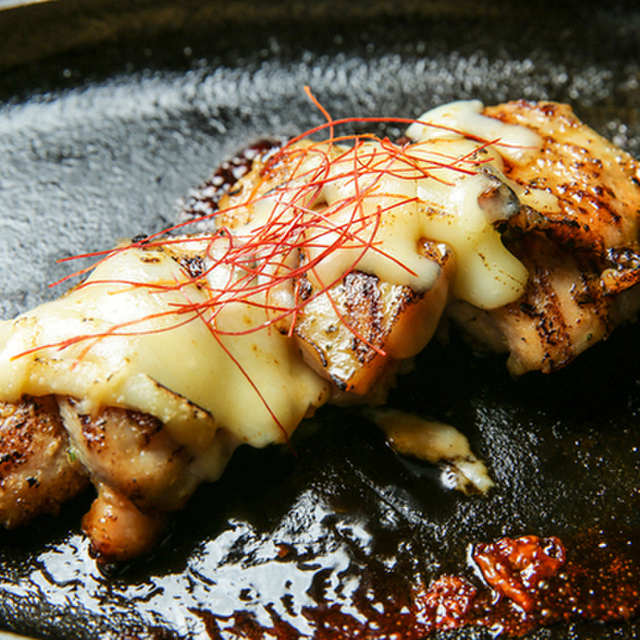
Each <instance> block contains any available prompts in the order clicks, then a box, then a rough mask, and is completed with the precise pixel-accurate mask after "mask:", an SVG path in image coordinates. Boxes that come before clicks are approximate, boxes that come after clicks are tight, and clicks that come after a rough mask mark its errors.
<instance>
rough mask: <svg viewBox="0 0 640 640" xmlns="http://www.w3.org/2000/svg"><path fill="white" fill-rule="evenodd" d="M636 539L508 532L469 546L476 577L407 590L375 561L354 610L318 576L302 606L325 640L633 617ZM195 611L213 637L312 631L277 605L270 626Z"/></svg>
mask: <svg viewBox="0 0 640 640" xmlns="http://www.w3.org/2000/svg"><path fill="white" fill-rule="evenodd" d="M634 540H637V535H636V533H630V534H629V535H628V536H621V535H620V534H617V533H616V534H609V533H605V532H603V531H590V532H587V533H584V534H582V535H580V536H579V537H578V538H577V539H575V540H573V539H572V540H571V541H570V542H569V543H568V545H567V548H566V549H565V545H564V544H563V543H562V542H561V541H560V540H559V539H558V538H555V537H549V538H540V537H537V536H532V535H529V536H522V537H519V538H509V537H505V538H502V539H499V540H497V541H495V542H493V543H486V544H478V545H476V546H475V547H474V548H473V549H472V551H471V554H470V555H471V557H472V562H471V564H473V565H475V569H476V575H473V572H470V571H468V570H465V571H464V572H462V573H461V574H460V575H448V574H444V575H442V576H440V577H438V578H437V579H436V580H434V581H433V582H431V584H429V585H428V586H427V585H426V584H424V583H421V580H419V579H418V580H417V581H416V582H415V584H414V586H413V587H410V588H409V589H406V588H404V587H405V586H406V582H407V581H406V580H404V579H403V577H401V576H398V575H396V574H394V573H393V571H389V570H383V571H381V570H380V569H381V567H380V566H378V567H377V568H376V569H374V570H373V571H369V570H370V569H371V566H370V567H368V570H366V571H365V573H364V575H363V578H362V580H361V583H360V585H359V587H358V589H357V590H356V591H355V592H354V594H353V601H352V603H351V604H352V608H347V607H344V606H339V605H337V604H335V603H329V602H327V601H325V598H324V590H323V588H322V576H317V577H318V581H317V585H316V586H317V588H315V589H313V592H311V591H310V592H309V595H311V596H312V597H313V599H314V600H315V601H316V603H317V604H316V606H313V607H305V608H303V611H302V615H303V616H304V618H305V619H306V621H307V622H308V623H309V625H310V627H311V628H312V629H313V636H312V637H314V638H316V639H321V640H325V639H326V640H329V639H331V640H335V639H336V638H345V639H346V638H371V637H384V638H397V639H398V640H400V639H403V640H405V639H407V640H413V639H415V640H418V639H419V638H424V637H425V636H427V635H429V634H433V633H435V632H438V631H450V630H455V629H460V628H462V627H469V626H474V627H479V628H480V627H481V628H487V629H491V632H492V633H496V634H504V635H507V636H521V635H524V634H526V633H528V632H531V631H533V630H535V629H538V628H540V627H546V626H549V625H551V624H555V623H561V622H570V621H576V620H591V621H599V622H611V621H624V620H629V619H631V618H633V617H635V616H637V615H638V614H640V553H639V550H638V548H637V544H634ZM319 573H321V572H319ZM406 577H407V576H404V578H406ZM416 585H417V586H416ZM194 613H197V615H198V616H199V617H200V618H201V620H202V621H203V623H204V625H205V627H206V629H207V632H208V634H209V635H210V637H211V638H213V639H218V638H223V637H226V634H227V633H230V632H233V633H235V634H239V635H240V636H241V637H247V638H283V639H285V640H289V639H296V640H297V639H298V638H307V637H309V636H308V633H307V632H305V631H303V630H301V629H296V628H294V627H293V626H292V625H291V624H290V623H288V622H287V621H286V620H283V619H282V618H281V617H280V616H279V614H278V613H277V612H276V611H275V610H273V609H272V610H270V611H269V614H270V617H271V620H272V624H268V625H265V624H264V623H260V622H259V621H258V620H257V618H256V617H255V616H254V615H253V614H252V613H250V612H247V611H244V612H240V611H238V612H235V613H234V614H233V615H231V616H219V615H215V614H213V613H211V612H208V611H197V612H195V611H194Z"/></svg>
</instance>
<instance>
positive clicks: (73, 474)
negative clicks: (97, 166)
mask: <svg viewBox="0 0 640 640" xmlns="http://www.w3.org/2000/svg"><path fill="white" fill-rule="evenodd" d="M407 133H408V141H403V142H401V143H399V144H392V143H391V142H390V141H388V140H379V139H375V138H374V137H364V138H359V137H354V139H353V144H352V145H351V146H347V145H343V144H342V143H340V144H336V143H335V142H333V141H331V142H324V143H315V142H311V141H309V140H302V139H299V140H296V141H293V142H291V143H287V144H285V145H284V146H281V147H279V146H277V145H275V146H273V145H271V144H266V143H265V144H264V145H262V146H261V147H256V149H255V150H254V151H255V153H254V152H252V153H251V154H250V155H249V156H247V155H246V154H245V156H243V157H242V158H240V159H238V162H237V164H238V167H239V168H241V169H242V171H241V172H240V173H243V174H244V175H243V177H241V178H240V179H239V180H238V181H237V183H235V184H234V185H233V188H231V187H230V185H229V184H228V183H226V182H225V179H224V176H226V175H227V173H228V172H226V173H224V175H223V174H220V172H218V174H216V176H215V178H216V179H215V181H212V182H211V183H210V184H209V185H208V186H207V187H206V189H205V190H204V191H202V192H201V193H200V195H199V196H197V197H196V198H195V200H193V199H192V201H190V203H189V206H188V211H187V212H186V213H185V216H187V217H188V216H189V214H191V215H195V214H197V213H198V212H200V213H201V212H206V213H207V215H208V214H210V213H211V212H214V211H218V213H217V215H216V216H215V217H214V218H213V221H211V219H207V220H206V221H204V223H203V225H201V226H200V227H199V231H200V232H201V233H200V234H199V235H193V236H180V237H174V236H165V237H162V238H159V239H157V240H154V241H151V242H135V243H132V244H131V246H128V247H120V248H118V249H117V250H116V251H114V253H113V254H112V255H110V256H109V257H107V258H106V259H104V260H102V261H101V262H100V264H99V265H98V266H97V267H96V269H95V271H94V272H93V273H92V274H91V275H90V276H89V277H88V278H87V280H86V281H85V282H84V283H83V284H82V285H80V286H79V287H78V288H76V289H75V290H73V291H71V292H70V293H69V294H68V295H67V296H65V297H64V298H62V299H61V300H59V301H56V302H54V303H48V304H47V305H43V306H42V307H39V308H38V309H36V310H34V311H32V312H29V313H27V314H23V315H22V316H20V317H19V318H17V319H15V320H14V321H9V322H6V323H3V324H1V325H0V401H1V402H2V403H1V404H0V436H1V437H0V519H1V521H2V522H3V523H4V524H5V526H15V525H17V524H20V523H25V522H27V521H29V520H30V519H31V518H32V517H33V516H35V515H37V514H38V513H42V512H55V511H56V510H57V509H58V506H59V504H61V503H62V502H63V501H65V500H67V499H69V498H70V497H72V496H73V495H75V494H76V493H77V492H79V491H80V490H81V489H82V488H84V486H85V485H86V484H87V477H90V479H91V481H92V482H93V484H94V486H95V488H96V490H97V493H98V495H97V498H96V500H95V502H94V503H93V506H92V508H91V511H90V512H89V514H87V516H86V517H85V520H84V523H83V526H84V529H85V531H86V532H87V534H88V535H89V537H90V538H91V541H92V547H93V550H94V551H95V553H96V554H97V556H98V558H99V560H100V561H101V562H114V561H122V560H128V559H131V558H132V557H135V556H137V555H139V554H141V553H144V552H145V551H147V550H149V549H150V548H151V547H152V546H153V544H154V543H155V541H156V540H157V538H158V536H159V535H160V533H161V532H162V529H163V525H164V522H165V520H166V518H167V513H168V512H170V511H173V510H175V509H179V508H181V507H182V506H183V505H184V503H185V501H186V500H187V499H188V498H189V496H190V495H191V494H192V493H193V491H194V490H195V489H196V487H197V486H198V485H199V484H200V483H201V482H203V481H211V480H215V479H216V478H217V477H218V476H219V474H220V473H221V472H222V469H223V468H224V466H225V464H226V462H227V461H228V459H229V457H230V456H231V455H232V452H233V450H234V449H235V448H236V447H237V446H238V445H239V444H241V443H249V444H252V445H253V446H257V447H261V446H266V445H268V444H271V443H276V442H286V441H287V439H288V438H289V436H290V435H291V433H292V432H293V430H294V429H295V428H296V426H297V425H298V424H299V422H300V421H301V420H302V419H303V418H304V417H305V416H307V415H310V414H311V413H312V412H313V411H314V410H315V408H317V407H319V406H321V405H322V404H323V403H325V402H327V401H333V402H339V403H346V402H354V401H357V402H363V401H364V402H369V403H380V402H382V401H383V400H384V395H385V390H386V388H387V387H388V385H389V383H390V381H391V380H392V378H393V374H394V373H395V372H396V371H397V370H398V369H400V368H401V367H402V363H403V362H406V361H407V360H408V359H410V358H412V357H413V356H414V355H415V354H416V353H417V352H418V351H419V350H420V349H422V348H423V347H424V345H425V344H426V343H427V342H428V341H429V340H430V339H431V337H432V335H433V333H434V331H435V329H436V326H437V325H438V323H439V322H440V320H441V318H442V317H451V318H454V319H455V320H457V321H458V322H459V323H460V324H461V325H462V326H463V327H464V328H465V329H466V330H467V331H468V332H469V333H470V334H472V335H473V336H475V339H476V340H478V341H479V342H481V343H482V344H484V345H486V346H489V347H490V348H494V349H497V350H505V351H507V352H509V353H510V358H509V366H510V368H511V370H512V371H514V372H515V373H522V372H524V371H528V370H532V369H539V370H542V371H547V372H548V371H552V370H554V369H557V368H559V367H561V366H563V365H565V364H567V363H568V362H570V361H571V360H572V359H573V358H574V357H575V356H576V355H577V354H578V353H580V352H581V351H583V350H584V349H585V348H587V347H588V346H589V345H591V344H593V343H595V342H597V341H598V340H600V339H602V338H604V337H606V336H607V335H608V334H609V332H610V331H611V329H612V328H613V327H614V326H615V325H616V324H617V323H619V322H621V321H623V320H624V319H627V318H629V317H630V316H631V315H632V314H633V311H634V309H635V308H636V306H637V298H638V294H637V293H636V292H637V290H638V289H639V288H638V287H635V285H636V283H637V282H638V279H639V278H640V257H639V256H640V254H639V247H638V215H639V214H638V209H639V208H640V206H639V203H640V187H639V186H638V184H639V182H638V179H639V173H638V166H637V164H636V162H635V161H634V160H633V159H631V158H630V157H629V156H627V155H626V154H624V153H623V152H622V151H620V150H618V149H616V148H615V147H613V146H612V145H610V144H609V143H608V142H606V141H605V140H604V139H602V138H601V137H599V136H598V135H597V134H595V133H594V132H593V131H591V130H590V129H588V128H587V127H585V126H584V125H582V124H581V123H579V122H578V121H577V120H576V119H575V117H574V116H573V114H572V113H571V111H570V110H569V109H568V107H563V106H560V105H553V104H528V103H522V102H519V103H510V104H507V105H501V106H499V107H493V108H489V109H484V110H483V107H482V105H481V104H480V103H477V102H470V103H457V104H454V105H452V106H447V107H444V108H440V109H437V110H435V111H433V112H430V113H427V114H425V116H423V118H421V121H420V122H417V123H416V124H415V125H412V127H410V128H409V131H408V132H407ZM234 179H235V178H234ZM194 212H195V214H194ZM203 229H204V232H202V230H203ZM412 429H413V427H412ZM414 435H416V434H413V431H412V436H411V437H414ZM418 436H419V434H418ZM418 436H416V437H418ZM417 441H421V440H420V438H419V437H418V440H417ZM405 448H406V447H405ZM411 451H413V449H411Z"/></svg>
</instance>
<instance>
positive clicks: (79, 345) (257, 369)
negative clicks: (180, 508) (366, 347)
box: [0, 242, 328, 476]
mask: <svg viewBox="0 0 640 640" xmlns="http://www.w3.org/2000/svg"><path fill="white" fill-rule="evenodd" d="M170 247H171V250H169V249H168V248H167V247H165V248H164V249H162V248H159V249H146V250H143V249H137V248H130V249H127V250H126V251H123V252H118V253H116V254H114V255H113V256H111V257H110V258H108V259H106V260H105V261H103V262H102V263H101V264H100V265H99V266H98V267H97V268H96V269H95V271H94V272H93V273H92V274H91V276H90V277H89V279H88V280H87V282H86V283H85V284H84V285H83V286H82V287H80V288H77V289H75V290H73V291H71V292H70V293H69V294H67V295H66V296H63V297H62V298H60V299H59V300H56V301H54V302H50V303H47V304H44V305H41V306H40V307H38V308H36V309H34V310H33V311H31V312H29V313H26V314H24V315H22V316H20V317H18V318H16V319H15V320H13V321H8V322H4V323H3V324H2V326H1V328H0V344H2V343H3V344H4V347H3V348H2V350H1V351H0V389H2V396H3V398H4V399H6V400H13V401H16V400H18V399H19V398H20V397H21V396H22V395H24V394H29V395H45V394H50V393H54V394H58V395H62V396H72V397H75V398H79V399H82V402H83V405H84V406H83V407H82V410H83V411H86V412H90V411H92V410H93V409H97V408H99V407H101V406H120V407H126V408H131V409H136V410H139V411H143V412H146V413H150V414H151V415H153V416H155V417H157V418H159V419H160V420H161V421H162V422H164V423H165V424H166V426H167V428H169V430H170V431H171V434H172V436H173V437H174V439H175V440H176V441H177V442H179V443H181V444H184V445H185V446H187V447H188V448H189V449H190V450H191V451H192V452H193V453H194V454H198V455H202V456H208V457H209V458H212V459H215V454H214V453H213V452H211V451H209V448H210V446H211V445H212V444H213V443H214V439H215V434H216V431H217V429H219V428H225V429H226V430H228V431H230V432H231V433H232V434H233V435H234V436H235V437H236V438H237V440H238V442H248V443H250V444H251V445H253V446H257V447H260V446H264V445H266V444H269V443H272V442H282V441H283V439H284V437H285V436H284V433H283V431H282V429H283V428H284V430H285V431H286V432H287V434H291V433H292V432H293V430H294V429H295V427H296V426H297V425H298V424H299V422H300V421H301V420H302V419H303V418H304V417H305V415H307V413H308V412H309V411H310V409H311V408H312V407H314V406H318V405H320V404H322V403H323V402H324V401H325V399H326V395H327V392H328V383H327V382H325V381H323V380H322V379H321V378H320V377H318V376H317V375H316V374H315V373H313V372H312V371H311V369H309V368H308V367H307V366H306V365H305V364H304V362H303V361H302V360H301V358H299V357H298V355H297V353H294V348H293V346H292V344H291V341H290V340H289V339H288V338H287V337H285V336H282V335H281V334H280V333H279V332H278V331H276V330H275V329H272V328H263V329H258V330H256V328H258V327H260V326H261V325H263V324H264V323H265V322H266V315H265V311H264V309H263V308H261V307H260V306H253V305H249V304H245V303H239V302H237V303H230V304H228V305H225V306H224V307H223V308H222V310H221V311H220V313H219V314H218V316H217V319H216V326H217V330H218V334H217V335H214V333H213V332H212V330H211V326H210V325H209V324H208V323H207V322H205V320H208V321H211V313H212V311H211V310H210V309H208V307H207V303H208V302H209V296H208V294H207V288H206V287H199V286H197V285H196V284H195V283H193V282H191V281H187V279H186V278H185V275H184V273H183V272H182V270H181V268H180V266H179V264H178V262H177V261H176V260H175V259H174V257H175V254H176V252H179V251H180V250H182V251H184V252H187V253H192V252H195V253H197V254H202V253H203V249H204V248H203V247H202V246H198V245H197V244H194V243H193V242H188V243H186V244H185V245H184V246H182V247H181V246H179V245H178V246H176V245H170ZM132 282H134V283H136V284H135V285H131V284H129V283H132ZM176 283H179V286H176ZM247 329H252V330H251V331H249V332H248V333H244V334H243V335H224V334H225V333H228V334H234V333H238V332H246V331H247ZM78 337H82V339H80V340H78ZM69 341H70V342H69ZM63 345H64V346H63ZM34 349H37V350H35V351H33V352H32V353H26V352H29V351H31V350H34ZM21 354H23V355H21ZM208 473H209V474H210V475H213V476H216V475H217V474H219V470H218V469H210V470H209V472H208Z"/></svg>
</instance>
